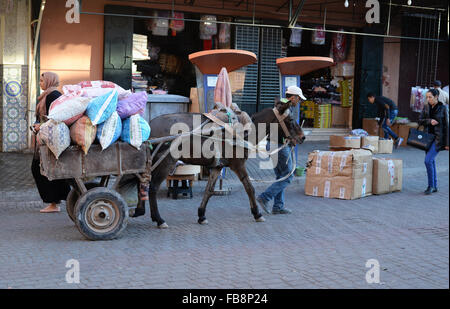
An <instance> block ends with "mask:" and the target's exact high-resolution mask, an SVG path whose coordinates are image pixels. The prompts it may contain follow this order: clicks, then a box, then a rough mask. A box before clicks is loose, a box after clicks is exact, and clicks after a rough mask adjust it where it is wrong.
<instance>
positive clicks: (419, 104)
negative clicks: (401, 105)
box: [410, 86, 428, 113]
mask: <svg viewBox="0 0 450 309" xmlns="http://www.w3.org/2000/svg"><path fill="white" fill-rule="evenodd" d="M427 92H428V89H427V88H422V87H420V86H416V87H412V88H411V100H410V106H411V109H412V111H413V112H416V113H420V112H422V110H423V107H424V106H425V103H426V95H427Z"/></svg>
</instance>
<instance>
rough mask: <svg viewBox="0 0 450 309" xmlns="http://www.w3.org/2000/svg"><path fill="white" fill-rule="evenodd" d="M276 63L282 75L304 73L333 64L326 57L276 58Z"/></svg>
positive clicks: (330, 59)
mask: <svg viewBox="0 0 450 309" xmlns="http://www.w3.org/2000/svg"><path fill="white" fill-rule="evenodd" d="M277 65H278V68H279V69H280V72H281V74H282V75H305V74H308V73H311V72H313V71H316V70H319V69H323V68H327V67H330V66H332V65H334V61H333V58H328V57H309V56H308V57H286V58H278V59H277Z"/></svg>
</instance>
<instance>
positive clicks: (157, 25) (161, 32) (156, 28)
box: [149, 11, 169, 36]
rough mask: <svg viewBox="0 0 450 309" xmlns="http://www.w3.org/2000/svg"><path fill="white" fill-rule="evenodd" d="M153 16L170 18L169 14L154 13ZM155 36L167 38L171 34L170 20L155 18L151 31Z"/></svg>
mask: <svg viewBox="0 0 450 309" xmlns="http://www.w3.org/2000/svg"><path fill="white" fill-rule="evenodd" d="M153 16H156V17H169V14H168V12H163V11H158V12H154V13H153ZM149 30H151V31H152V34H153V35H157V36H167V35H168V34H169V19H168V18H167V19H166V18H155V19H153V21H152V23H151V29H149Z"/></svg>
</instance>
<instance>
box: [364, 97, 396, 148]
mask: <svg viewBox="0 0 450 309" xmlns="http://www.w3.org/2000/svg"><path fill="white" fill-rule="evenodd" d="M367 100H368V101H369V103H370V104H374V103H375V105H376V106H377V108H378V117H379V118H380V121H379V124H381V127H382V128H383V131H384V138H385V139H388V138H389V135H390V136H392V138H393V139H394V146H395V148H398V147H399V146H400V145H401V143H402V142H403V138H401V137H399V136H397V134H395V133H394V131H392V129H391V125H392V122H393V121H394V119H395V117H397V115H398V108H397V105H395V103H394V101H392V100H391V99H389V98H386V97H383V96H375V94H373V93H371V92H369V93H368V94H367Z"/></svg>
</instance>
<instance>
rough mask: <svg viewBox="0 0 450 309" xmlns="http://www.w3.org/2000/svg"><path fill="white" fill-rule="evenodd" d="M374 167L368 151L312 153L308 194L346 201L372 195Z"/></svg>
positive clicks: (306, 189) (306, 185)
mask: <svg viewBox="0 0 450 309" xmlns="http://www.w3.org/2000/svg"><path fill="white" fill-rule="evenodd" d="M372 166H373V160H372V153H371V151H369V150H363V149H354V150H349V151H338V152H333V151H315V152H311V153H310V154H309V155H308V169H307V173H306V182H305V194H306V195H311V196H319V197H326V198H337V199H346V200H351V199H357V198H361V197H364V196H368V195H371V193H372Z"/></svg>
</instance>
